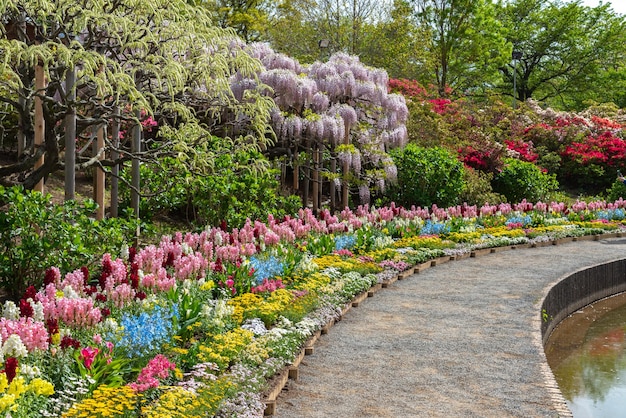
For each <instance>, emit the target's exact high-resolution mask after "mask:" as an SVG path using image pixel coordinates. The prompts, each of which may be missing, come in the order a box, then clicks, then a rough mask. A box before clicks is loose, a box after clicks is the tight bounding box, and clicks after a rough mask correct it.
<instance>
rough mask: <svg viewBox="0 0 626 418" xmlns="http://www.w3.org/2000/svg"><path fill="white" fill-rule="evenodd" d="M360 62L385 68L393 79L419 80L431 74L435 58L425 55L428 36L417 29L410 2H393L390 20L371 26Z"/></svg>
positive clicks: (382, 19) (424, 29) (387, 18)
mask: <svg viewBox="0 0 626 418" xmlns="http://www.w3.org/2000/svg"><path fill="white" fill-rule="evenodd" d="M363 36H364V38H365V42H364V46H363V48H362V51H361V54H360V59H361V60H362V61H363V62H364V63H366V64H367V65H371V66H373V67H377V68H384V69H386V70H387V73H389V77H391V78H405V79H420V80H424V79H427V78H428V75H429V74H432V72H433V71H434V70H433V63H432V62H431V59H432V57H431V56H429V55H428V54H427V53H426V50H425V49H424V47H423V45H425V44H426V42H427V41H426V40H427V39H428V36H429V33H428V30H427V29H426V28H424V27H421V26H418V25H417V22H416V19H415V16H414V14H413V8H412V7H411V5H410V3H409V2H408V1H407V0H394V2H393V7H392V9H391V13H390V16H389V17H381V20H379V21H377V22H376V23H373V24H370V25H368V26H367V27H366V28H365V30H364V34H363Z"/></svg>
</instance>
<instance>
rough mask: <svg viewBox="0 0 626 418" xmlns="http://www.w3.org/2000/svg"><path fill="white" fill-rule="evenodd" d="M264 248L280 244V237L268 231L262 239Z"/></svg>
mask: <svg viewBox="0 0 626 418" xmlns="http://www.w3.org/2000/svg"><path fill="white" fill-rule="evenodd" d="M263 240H264V242H265V245H266V246H268V247H269V246H272V245H276V244H278V243H279V242H280V236H278V234H277V233H275V232H274V231H272V230H269V231H267V232H266V233H265V237H264V238H263Z"/></svg>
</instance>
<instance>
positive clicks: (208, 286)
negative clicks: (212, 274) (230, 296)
mask: <svg viewBox="0 0 626 418" xmlns="http://www.w3.org/2000/svg"><path fill="white" fill-rule="evenodd" d="M214 287H215V282H213V280H207V281H206V282H204V283H203V284H202V286H200V290H204V291H209V290H211V289H213V288H214Z"/></svg>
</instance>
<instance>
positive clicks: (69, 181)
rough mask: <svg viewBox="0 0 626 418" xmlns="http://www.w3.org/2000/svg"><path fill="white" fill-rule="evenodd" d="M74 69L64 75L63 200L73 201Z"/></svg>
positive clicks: (74, 136) (74, 177)
mask: <svg viewBox="0 0 626 418" xmlns="http://www.w3.org/2000/svg"><path fill="white" fill-rule="evenodd" d="M75 84H76V69H75V68H71V69H69V70H67V73H66V74H65V89H66V91H67V102H68V105H69V106H70V108H69V111H68V113H67V116H65V200H66V201H67V200H74V199H75V193H76V107H75V106H74V103H73V102H74V101H75V100H76V86H75Z"/></svg>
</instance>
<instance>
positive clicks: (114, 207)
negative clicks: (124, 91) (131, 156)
mask: <svg viewBox="0 0 626 418" xmlns="http://www.w3.org/2000/svg"><path fill="white" fill-rule="evenodd" d="M113 114H114V115H115V118H114V119H113V126H112V127H111V141H112V142H113V148H118V147H119V146H120V121H119V119H118V118H117V116H119V114H120V110H119V108H118V107H115V109H114V110H113ZM119 156H120V155H119V152H117V151H115V150H113V151H111V159H112V160H113V161H115V160H117V159H118V158H119ZM119 175H120V166H119V164H115V165H114V166H113V167H111V212H110V215H111V217H112V218H117V216H118V206H119V205H118V203H119V202H118V201H119V183H120V181H119V179H118V176H119Z"/></svg>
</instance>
